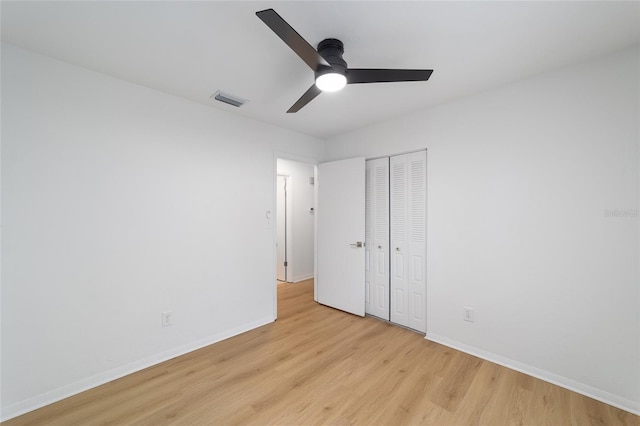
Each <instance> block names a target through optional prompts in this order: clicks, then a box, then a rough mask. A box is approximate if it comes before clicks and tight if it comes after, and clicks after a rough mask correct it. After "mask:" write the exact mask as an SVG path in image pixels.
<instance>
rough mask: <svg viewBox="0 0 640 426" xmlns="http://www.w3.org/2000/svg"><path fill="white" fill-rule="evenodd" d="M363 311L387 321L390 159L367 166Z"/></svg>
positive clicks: (374, 161)
mask: <svg viewBox="0 0 640 426" xmlns="http://www.w3.org/2000/svg"><path fill="white" fill-rule="evenodd" d="M365 235H366V237H365V286H366V291H365V312H366V313H368V314H371V315H375V316H377V317H379V318H383V319H385V320H389V158H380V159H376V160H369V161H367V163H366V193H365Z"/></svg>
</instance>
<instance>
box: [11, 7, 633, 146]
mask: <svg viewBox="0 0 640 426" xmlns="http://www.w3.org/2000/svg"><path fill="white" fill-rule="evenodd" d="M0 7H1V17H2V41H3V42H8V43H11V44H14V45H17V46H20V47H23V48H26V49H30V50H34V51H36V52H39V53H42V54H45V55H48V56H52V57H55V58H59V59H61V60H64V61H67V62H70V63H73V64H77V65H80V66H83V67H86V68H89V69H93V70H97V71H100V72H103V73H106V74H110V75H112V76H115V77H118V78H121V79H124V80H128V81H131V82H134V83H137V84H140V85H143V86H147V87H151V88H155V89H158V90H162V91H164V92H167V93H170V94H173V95H176V96H181V97H184V98H187V99H191V100H193V101H196V102H200V103H203V104H206V105H210V106H211V107H212V108H219V109H224V110H227V111H233V112H235V113H238V114H241V115H244V116H247V117H252V118H255V119H258V120H261V121H264V122H268V123H272V124H275V125H278V126H282V127H285V128H289V129H293V130H297V131H300V132H303V133H306V134H309V135H314V136H317V137H321V138H327V137H330V136H332V135H336V134H340V133H344V132H348V131H350V130H354V129H357V128H360V127H363V126H366V125H368V124H371V123H373V122H377V121H380V120H385V119H389V118H392V117H396V116H400V115H403V114H407V113H410V112H412V111H415V110H419V109H424V108H427V107H430V106H433V105H436V104H440V103H443V102H447V101H450V100H452V99H456V98H460V97H463V96H467V95H469V94H472V93H476V92H480V91H483V90H487V89H489V88H492V87H495V86H498V85H502V84H506V83H509V82H512V81H516V80H520V79H523V78H527V77H529V76H532V75H535V74H538V73H541V72H544V71H546V70H550V69H553V68H558V67H560V66H563V65H567V64H570V63H575V62H579V61H582V60H586V59H588V58H590V57H594V56H598V55H601V54H604V53H607V52H610V51H615V50H618V49H622V48H624V47H627V46H630V45H633V44H637V43H639V42H640V2H635V1H632V2H615V1H606V2H565V1H558V2H503V1H501V2H480V1H473V2H428V1H411V2H399V1H387V2H382V1H377V2H364V1H336V2H329V1H321V2H313V1H298V2H292V1H289V2H267V1H259V2H245V1H232V2H221V1H201V2H182V1H164V2H147V1H142V2H130V1H123V2H88V1H87V2H49V1H47V2H8V1H2V3H1V6H0ZM267 8H274V9H275V10H276V11H277V12H278V13H279V14H280V15H281V16H282V17H283V18H284V19H285V20H287V22H289V24H290V25H291V26H292V27H293V28H295V29H296V30H297V31H298V32H299V33H300V34H301V35H302V36H303V37H304V38H305V39H306V40H307V41H309V43H310V44H311V45H313V46H315V45H317V43H318V42H319V41H321V40H322V39H324V38H328V37H333V38H338V39H340V40H342V41H343V42H344V45H345V53H344V59H345V60H346V61H347V62H348V64H349V66H351V67H354V68H431V69H434V73H433V75H432V77H431V79H430V80H429V81H428V82H426V83H424V82H419V83H414V82H411V83H382V84H367V85H361V84H360V85H353V86H347V88H345V89H344V90H343V91H341V92H337V93H331V94H328V93H324V94H321V95H320V96H319V97H318V98H316V99H315V100H314V101H312V102H311V103H310V104H309V105H307V106H306V107H305V108H303V109H302V110H301V111H300V112H298V113H296V114H286V113H285V112H286V110H287V109H288V108H289V107H290V106H291V105H292V104H293V103H294V102H295V101H296V100H297V99H298V98H299V97H300V96H301V95H302V93H304V91H305V90H307V88H308V87H309V86H310V85H311V84H312V83H313V73H312V71H311V70H310V69H309V68H308V67H307V66H306V65H305V64H304V62H302V60H301V59H299V58H298V57H297V56H296V55H295V54H294V53H293V52H292V51H291V50H290V49H289V48H288V47H287V46H286V45H285V44H284V43H283V42H282V41H281V40H280V39H279V38H278V37H277V36H276V35H275V34H274V33H272V32H271V30H270V29H269V28H268V27H267V26H266V25H265V24H264V23H263V22H262V21H260V20H259V19H258V18H257V17H256V16H255V12H256V11H259V10H263V9H267ZM218 89H221V90H223V91H225V92H228V93H231V94H234V95H237V96H240V97H242V98H246V99H249V100H250V102H249V103H247V104H246V105H244V106H242V107H241V108H238V109H236V108H234V107H230V106H227V105H225V104H221V103H219V102H215V101H212V100H211V99H209V96H210V95H211V94H212V93H214V92H215V91H216V90H218Z"/></svg>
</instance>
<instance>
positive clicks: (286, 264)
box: [284, 260, 289, 268]
mask: <svg viewBox="0 0 640 426" xmlns="http://www.w3.org/2000/svg"><path fill="white" fill-rule="evenodd" d="M284 266H285V268H286V267H287V266H289V262H287V261H286V260H285V261H284Z"/></svg>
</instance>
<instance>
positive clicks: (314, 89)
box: [287, 84, 322, 112]
mask: <svg viewBox="0 0 640 426" xmlns="http://www.w3.org/2000/svg"><path fill="white" fill-rule="evenodd" d="M320 93H322V90H320V89H318V86H316V85H315V84H314V85H313V86H311V87H309V89H308V90H307V91H306V92H304V95H302V96H300V99H298V100H297V101H296V103H295V104H293V106H292V107H291V108H289V111H287V112H298V111H300V110H301V109H302V107H304V106H305V105H306V104H308V103H309V102H311V101H312V100H313V99H314V98H315V97H316V96H318V95H319V94H320Z"/></svg>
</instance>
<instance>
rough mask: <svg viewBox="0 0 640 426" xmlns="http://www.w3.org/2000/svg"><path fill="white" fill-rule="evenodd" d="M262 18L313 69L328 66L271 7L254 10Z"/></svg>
mask: <svg viewBox="0 0 640 426" xmlns="http://www.w3.org/2000/svg"><path fill="white" fill-rule="evenodd" d="M256 15H257V16H258V18H260V19H261V20H262V22H264V23H265V24H267V26H268V27H269V28H271V30H272V31H273V32H274V33H276V35H277V36H278V37H280V38H281V39H282V41H284V42H285V43H286V45H287V46H289V47H290V48H291V50H293V51H294V52H295V53H296V54H297V55H298V56H299V57H300V58H301V59H302V60H303V61H305V62H306V63H307V65H309V67H310V68H311V69H312V70H313V71H317V70H318V68H319V67H320V65H324V66H329V63H328V62H327V61H326V60H325V59H324V58H323V57H322V56H320V54H319V53H318V51H317V50H316V49H314V48H313V46H311V45H310V44H309V43H308V42H307V41H306V40H305V39H303V38H302V36H301V35H300V34H298V33H297V32H296V30H294V29H293V28H291V25H289V24H288V23H287V21H285V20H284V19H282V17H281V16H280V15H278V14H277V13H276V11H275V10H273V9H267V10H262V11H260V12H256Z"/></svg>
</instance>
